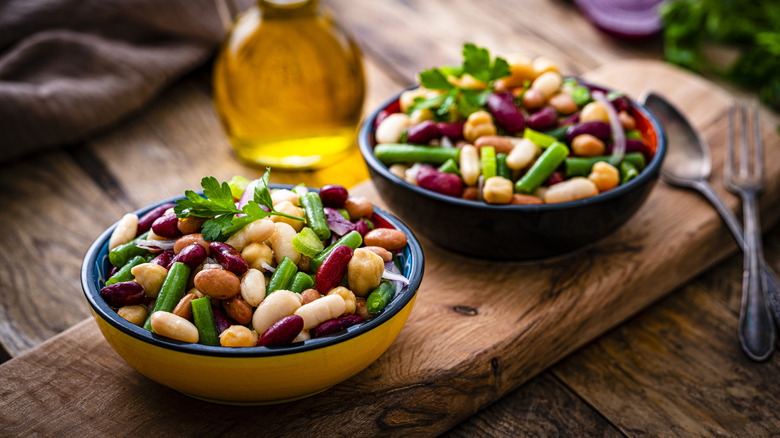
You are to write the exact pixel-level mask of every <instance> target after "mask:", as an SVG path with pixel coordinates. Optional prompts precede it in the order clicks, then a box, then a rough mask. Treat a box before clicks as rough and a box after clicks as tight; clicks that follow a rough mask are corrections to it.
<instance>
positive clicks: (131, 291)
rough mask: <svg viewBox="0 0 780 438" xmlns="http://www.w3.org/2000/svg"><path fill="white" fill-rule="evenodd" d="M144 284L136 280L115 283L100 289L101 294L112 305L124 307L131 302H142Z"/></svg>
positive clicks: (144, 293)
mask: <svg viewBox="0 0 780 438" xmlns="http://www.w3.org/2000/svg"><path fill="white" fill-rule="evenodd" d="M145 295H146V292H144V288H143V286H141V285H140V284H138V283H136V282H135V281H125V282H122V283H114V284H110V285H108V286H105V287H104V288H103V289H100V296H101V297H103V299H104V300H105V301H106V303H108V305H109V306H111V307H122V306H128V305H131V304H140V303H141V302H143V300H144V296H145Z"/></svg>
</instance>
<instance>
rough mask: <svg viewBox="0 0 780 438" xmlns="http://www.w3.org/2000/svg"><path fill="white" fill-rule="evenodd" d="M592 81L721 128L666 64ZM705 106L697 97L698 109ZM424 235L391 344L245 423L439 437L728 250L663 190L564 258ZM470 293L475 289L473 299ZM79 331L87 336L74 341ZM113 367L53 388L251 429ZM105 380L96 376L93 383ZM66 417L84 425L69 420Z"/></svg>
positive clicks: (687, 197) (615, 68)
mask: <svg viewBox="0 0 780 438" xmlns="http://www.w3.org/2000/svg"><path fill="white" fill-rule="evenodd" d="M632 69H634V70H633V73H632ZM648 72H649V73H652V75H651V76H645V78H644V80H642V79H640V78H637V76H639V75H641V74H645V73H648ZM588 77H590V78H593V79H601V80H604V81H614V82H615V83H616V84H618V85H619V86H620V87H621V88H622V89H626V90H628V91H629V92H631V93H635V92H636V91H637V90H635V89H632V87H636V86H639V85H641V86H642V87H647V86H653V84H654V81H655V83H657V81H663V79H664V78H673V79H675V80H677V81H681V82H679V83H675V84H674V85H673V86H667V89H668V90H669V91H670V92H674V91H675V90H676V88H675V87H679V89H680V90H683V91H684V92H686V93H696V92H697V90H698V91H699V92H701V95H697V102H696V107H695V108H693V109H692V110H691V111H690V112H689V114H690V115H691V117H692V118H694V120H695V123H697V124H700V125H701V126H702V127H703V128H702V129H703V130H704V133H705V135H706V136H708V137H712V138H717V137H718V136H721V135H722V132H721V131H722V127H721V126H720V125H718V124H713V123H709V124H708V123H707V120H708V118H713V119H717V118H718V117H720V115H721V113H722V112H723V111H725V103H726V101H725V100H724V96H723V95H722V94H720V93H719V92H718V91H717V90H716V89H714V88H713V87H712V86H711V85H708V84H707V83H705V82H703V81H698V80H697V79H694V78H693V77H691V76H690V75H688V74H687V73H684V72H680V71H676V70H672V69H671V68H670V67H668V66H665V65H662V64H657V63H648V62H629V61H627V62H622V63H615V64H613V65H612V66H611V68H604V69H601V70H599V71H597V72H595V73H594V74H592V75H589V76H588ZM686 80H687V82H686ZM621 81H622V82H621ZM702 100H704V101H706V103H707V104H706V105H703V104H700V103H699V102H700V101H702ZM683 108H685V107H683ZM696 108H700V110H699V111H697V110H696ZM686 112H687V111H686ZM767 146H768V151H767V152H768V157H769V158H768V161H767V164H768V168H767V175H768V178H769V179H770V181H778V180H780V147H778V145H777V139H772V138H768V139H767ZM720 153H722V148H714V154H715V156H716V157H717V156H718V154H720ZM353 194H363V195H366V196H368V197H369V198H370V199H372V200H375V201H377V202H379V203H380V204H381V202H380V201H379V196H378V194H376V193H375V192H373V186H371V185H361V186H360V187H358V188H356V189H355V190H353ZM777 199H778V188H777V187H776V184H775V185H773V187H770V188H768V190H767V192H766V193H765V195H764V200H765V201H766V202H776V200H777ZM731 201H732V202H731V203H732V204H734V202H733V200H731ZM767 213H768V214H767V216H766V220H765V224H770V223H772V222H773V221H774V220H775V219H776V216H777V214H778V212H777V211H772V210H770V211H768V212H767ZM421 241H422V244H423V247H424V251H425V255H426V260H427V263H426V272H425V278H424V280H423V283H422V286H421V288H420V291H419V297H418V299H417V303H416V306H415V309H414V310H413V311H412V314H411V316H410V319H409V322H408V323H407V325H406V327H405V328H404V330H403V331H402V333H401V335H400V336H399V338H398V339H397V341H396V342H395V343H394V344H393V345H392V346H391V347H390V349H389V350H388V352H387V353H386V354H385V355H383V356H382V357H381V358H380V359H379V360H378V361H377V362H375V363H374V364H373V365H371V366H370V367H369V368H368V369H366V370H365V371H364V372H362V373H360V374H359V375H357V376H355V377H354V378H352V379H350V380H348V381H347V382H344V383H343V384H340V385H338V386H336V387H334V388H332V389H331V390H329V391H327V392H325V393H323V394H320V395H318V396H315V397H312V398H309V399H306V400H302V401H299V402H295V403H291V404H288V405H284V406H277V407H267V408H256V409H255V410H252V411H251V412H252V415H251V416H252V418H254V419H256V421H260V420H259V419H260V418H261V419H262V423H263V424H264V427H265V430H266V431H267V432H269V433H272V434H274V435H277V434H278V435H284V434H295V433H296V432H299V430H298V428H299V427H300V423H297V422H295V421H293V419H294V418H298V417H299V416H300V415H301V413H311V412H317V413H318V415H316V416H310V417H309V418H308V419H307V423H308V426H309V427H313V428H317V429H320V430H329V428H332V427H333V425H334V424H340V425H341V426H340V429H339V431H340V432H343V433H344V434H352V433H380V432H381V433H390V434H397V435H406V434H409V433H421V434H431V433H441V432H444V431H446V430H447V429H449V428H450V427H452V426H453V425H455V424H457V423H458V422H460V421H462V420H463V419H465V418H466V417H468V416H469V415H471V414H473V413H474V412H476V411H477V410H478V409H480V408H482V407H484V406H487V405H489V404H490V403H492V402H494V401H495V400H497V399H499V398H500V397H501V396H503V395H504V394H506V393H507V392H509V391H511V390H512V389H514V388H516V387H517V386H518V385H519V384H521V383H522V382H524V381H526V380H528V379H529V378H531V377H532V376H534V375H536V374H538V373H539V372H541V371H542V370H544V369H545V368H547V367H549V366H550V365H551V364H553V363H555V362H557V361H558V360H560V359H561V358H563V357H565V356H566V355H568V354H569V353H571V352H572V351H574V350H576V349H577V348H579V347H581V346H582V345H584V344H586V343H587V342H589V341H591V340H592V339H594V338H596V337H597V336H598V335H600V334H601V333H603V332H604V331H606V330H607V329H609V328H611V327H614V326H615V325H617V324H618V323H619V322H621V321H623V320H625V319H626V318H628V317H629V316H631V315H633V314H635V313H637V312H638V311H640V310H641V309H643V308H644V307H646V306H647V305H649V304H650V303H653V302H655V301H657V300H658V299H660V298H661V297H662V296H664V295H665V294H666V293H668V292H670V291H671V290H673V289H674V288H675V287H676V286H678V285H679V284H681V283H684V282H686V281H688V280H690V279H691V278H693V277H694V276H695V275H696V274H697V273H698V272H701V271H702V270H704V269H706V268H707V267H708V266H711V265H713V264H714V263H716V262H717V261H719V260H720V259H722V258H723V257H724V256H725V255H727V254H728V253H729V252H731V251H733V250H734V249H735V248H734V245H733V243H731V241H730V237H729V236H728V235H727V234H725V230H724V228H723V226H722V225H721V223H720V221H719V219H718V217H717V216H716V214H715V212H714V211H713V210H712V209H711V208H710V207H709V206H708V205H706V204H705V203H704V202H703V201H702V200H700V199H699V198H698V197H697V196H696V195H694V194H692V193H689V192H684V191H679V190H673V189H670V188H668V187H666V186H664V185H661V184H659V185H658V186H657V187H656V189H655V190H654V191H653V193H652V194H651V196H650V198H649V199H648V201H647V203H646V204H645V205H644V206H643V207H642V208H641V209H640V211H639V212H638V213H637V214H636V216H635V217H634V218H633V219H632V220H631V221H630V222H629V223H628V224H627V225H626V226H624V227H622V228H621V229H620V230H618V231H617V232H616V233H615V234H614V235H613V236H611V237H610V238H607V239H605V240H604V241H602V242H601V243H599V244H598V245H596V246H595V247H593V248H591V249H589V250H587V251H584V252H581V253H579V254H576V255H573V256H570V257H567V258H564V259H559V260H551V261H544V262H540V263H501V264H495V263H489V262H484V261H479V260H474V259H470V258H467V257H463V256H458V255H454V254H451V253H449V252H447V251H444V250H442V249H440V248H437V247H435V246H433V245H432V244H430V242H428V241H427V240H425V239H424V238H422V239H421ZM477 290H478V291H480V292H479V293H475V291H477ZM508 291H511V293H507V292H508ZM497 327H500V328H501V329H500V330H497V329H496V328H497ZM94 330H95V328H94V325H93V324H91V323H84V324H83V325H81V326H79V329H78V331H76V332H73V334H72V335H71V336H70V337H69V338H72V339H60V340H59V342H64V345H65V346H67V345H69V344H73V345H74V346H73V348H75V349H76V351H75V352H74V351H72V352H71V353H70V356H63V357H66V358H67V359H66V360H64V363H63V366H65V367H67V369H72V368H78V366H79V365H78V363H77V361H78V360H85V359H82V358H81V357H82V356H83V355H82V354H80V353H78V351H79V349H88V350H90V351H91V350H92V349H99V348H101V347H99V345H95V344H100V343H102V341H101V340H100V338H99V335H97V336H96V335H95V334H94V333H90V332H91V331H94ZM79 336H82V337H85V339H87V341H86V342H88V343H90V344H89V345H81V344H80V342H81V341H79V340H78V339H77V338H78V337H79ZM103 344H104V343H103ZM47 345H55V344H47ZM56 346H57V348H61V347H62V345H60V344H56ZM49 348H52V347H49ZM102 348H104V349H106V348H108V347H106V346H105V345H104V346H103V347H102ZM40 350H41V351H40V352H39V351H37V350H36V351H35V352H34V353H35V355H34V356H31V357H28V356H29V355H28V356H24V357H22V358H19V359H14V360H11V361H9V362H7V363H6V364H4V365H3V366H2V367H0V370H1V371H0V379H2V380H8V379H10V380H14V381H15V380H19V379H20V378H22V377H20V376H19V375H18V374H19V373H21V372H22V371H21V370H29V369H30V367H31V366H36V365H35V363H36V362H35V361H36V360H41V359H40V358H39V357H38V356H37V355H38V354H41V355H45V354H47V353H46V351H45V350H47V349H46V348H44V347H42V348H41V349H40ZM62 354H63V355H64V354H65V353H62ZM98 354H99V356H100V357H101V358H103V359H105V360H109V357H110V356H111V355H112V353H110V352H106V351H103V352H100V353H98ZM19 361H21V362H22V363H18V362H19ZM117 361H119V363H121V361H120V360H119V359H118V358H115V361H113V362H112V363H111V365H110V366H106V369H107V370H112V371H111V372H110V379H111V380H112V381H115V382H116V385H117V386H108V387H107V388H101V389H100V391H106V392H108V393H110V394H102V395H101V396H100V397H98V396H96V395H94V394H93V395H91V396H90V397H85V395H86V394H84V392H83V391H85V389H84V388H82V387H81V386H82V385H81V384H80V383H79V382H78V381H76V382H71V381H69V380H66V381H63V382H61V383H60V385H62V386H63V388H62V389H63V393H65V394H73V395H74V397H76V398H78V399H79V400H87V399H88V400H90V401H87V402H85V403H87V404H88V405H89V406H85V407H84V409H85V412H88V411H94V410H98V409H100V410H102V409H109V410H111V409H114V410H116V411H117V412H118V415H120V416H121V418H117V417H116V415H112V416H110V418H111V420H112V421H114V420H116V421H130V420H131V419H133V418H139V417H140V418H143V419H145V420H147V421H148V422H150V423H152V424H157V423H164V424H165V426H161V427H168V425H169V424H172V423H174V422H175V423H176V424H187V425H188V427H191V428H192V429H191V430H192V431H198V430H200V429H201V428H207V429H208V428H213V427H225V429H224V431H228V430H229V432H230V433H235V434H242V433H248V432H250V431H251V430H252V429H251V428H252V427H254V425H255V423H251V424H248V423H246V421H245V416H238V415H237V414H235V415H232V416H231V415H228V416H226V420H225V421H226V422H227V423H226V424H224V425H221V426H220V425H214V424H212V423H208V422H207V421H206V419H204V418H203V417H202V415H201V414H202V412H203V411H202V410H203V409H206V407H205V406H208V405H205V404H202V403H201V402H196V401H193V400H187V399H185V398H183V397H180V396H178V395H175V397H176V400H175V401H171V400H168V401H166V400H165V399H167V398H169V397H171V394H172V393H170V391H163V390H161V389H160V390H158V391H156V392H154V393H153V394H152V395H149V396H148V397H150V398H152V399H153V402H151V403H149V402H148V400H147V403H139V404H138V405H139V406H137V407H135V406H136V404H134V403H133V404H131V405H132V406H134V408H133V410H130V411H127V410H124V411H123V410H121V409H120V408H119V404H121V406H126V405H127V404H126V401H127V399H128V398H129V399H131V400H136V399H137V398H138V397H141V395H139V394H138V392H137V391H139V388H138V387H137V385H136V384H137V381H138V376H137V374H136V373H134V372H131V371H129V369H128V368H127V366H124V368H122V367H120V366H118V365H117V363H116V362H117ZM122 370H124V371H122ZM47 372H49V371H47ZM94 372H96V373H97V372H100V373H103V372H104V371H101V370H100V369H96V370H95V371H94ZM97 375H98V374H95V376H97ZM108 378H109V377H108V376H106V377H104V378H101V377H97V380H99V381H102V380H104V379H108ZM26 384H34V382H30V381H27V382H26ZM22 387H24V385H19V386H15V388H16V390H13V391H11V392H9V393H7V397H3V400H17V402H16V404H17V405H23V406H24V405H25V404H27V405H30V406H33V405H31V404H30V403H31V402H30V401H29V400H27V398H28V397H31V396H32V395H33V394H35V393H36V391H38V390H40V391H44V389H39V388H27V389H26V390H25V391H22V390H21V389H20V388H22ZM88 390H89V391H94V389H93V388H89V389H88ZM77 394H78V395H77ZM101 397H105V401H104V402H103V403H102V404H101V405H99V406H98V405H92V403H93V401H91V400H95V399H101ZM156 397H159V399H157V398H156ZM25 400H27V401H25ZM0 403H2V402H0ZM167 404H171V405H175V406H186V407H187V408H186V409H183V411H182V412H179V411H176V412H171V411H166V410H164V411H160V410H149V409H148V406H160V405H167ZM29 409H30V410H28V411H26V410H17V411H15V412H12V413H6V414H5V415H7V421H8V422H11V423H13V422H14V421H20V420H19V418H22V417H16V416H17V415H23V416H24V418H28V417H29V416H30V415H31V413H32V412H34V410H33V408H32V407H31V408H29ZM50 409H51V411H53V412H55V413H58V415H62V416H64V413H65V412H66V411H68V410H71V409H72V407H71V406H70V403H68V401H67V400H64V403H63V404H62V405H56V406H55V405H53V404H52V405H51V408H50ZM3 411H4V410H3V409H0V412H3ZM72 421H73V422H80V421H82V420H81V418H80V417H79V416H74V417H72ZM95 421H96V423H98V424H99V425H100V427H99V428H98V429H103V428H105V427H108V426H109V424H108V423H107V421H108V420H107V419H104V418H102V417H101V418H98V419H97V420H95ZM40 427H42V428H43V429H41V430H42V431H45V432H46V433H44V434H54V433H60V432H67V428H68V427H75V426H73V424H71V423H69V422H68V421H67V420H65V419H61V420H60V421H57V422H48V420H47V421H46V422H44V423H41V424H40ZM103 430H104V429H103ZM208 430H213V429H208ZM220 433H222V432H220Z"/></svg>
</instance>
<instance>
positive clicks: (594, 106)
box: [580, 102, 609, 123]
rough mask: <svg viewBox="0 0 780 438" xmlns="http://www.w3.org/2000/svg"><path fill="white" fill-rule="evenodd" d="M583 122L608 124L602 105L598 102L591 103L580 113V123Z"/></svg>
mask: <svg viewBox="0 0 780 438" xmlns="http://www.w3.org/2000/svg"><path fill="white" fill-rule="evenodd" d="M585 122H607V123H609V115H608V114H607V109H606V108H604V105H602V104H600V103H598V102H591V103H589V104H587V105H585V106H584V107H582V111H580V123H585Z"/></svg>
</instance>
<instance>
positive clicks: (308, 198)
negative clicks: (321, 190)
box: [298, 192, 330, 240]
mask: <svg viewBox="0 0 780 438" xmlns="http://www.w3.org/2000/svg"><path fill="white" fill-rule="evenodd" d="M298 201H299V202H300V204H301V207H303V212H304V215H305V216H306V223H307V224H308V225H309V228H311V229H312V230H314V232H315V233H316V234H317V237H319V238H320V240H325V239H329V238H330V229H329V228H328V220H327V219H325V210H323V209H322V200H321V199H320V195H318V194H316V193H314V192H309V193H306V194H304V195H301V196H300V197H299V198H298Z"/></svg>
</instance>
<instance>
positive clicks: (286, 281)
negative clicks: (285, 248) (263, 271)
mask: <svg viewBox="0 0 780 438" xmlns="http://www.w3.org/2000/svg"><path fill="white" fill-rule="evenodd" d="M296 272H298V267H297V266H295V263H293V261H292V260H290V258H289V257H287V256H285V257H284V258H283V259H282V262H281V263H279V266H277V267H276V270H275V271H274V273H273V275H271V280H270V281H269V282H268V287H267V288H266V289H265V296H268V295H270V294H272V293H274V292H276V291H278V290H287V289H288V288H289V287H290V284H291V283H292V281H293V277H295V273H296Z"/></svg>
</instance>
